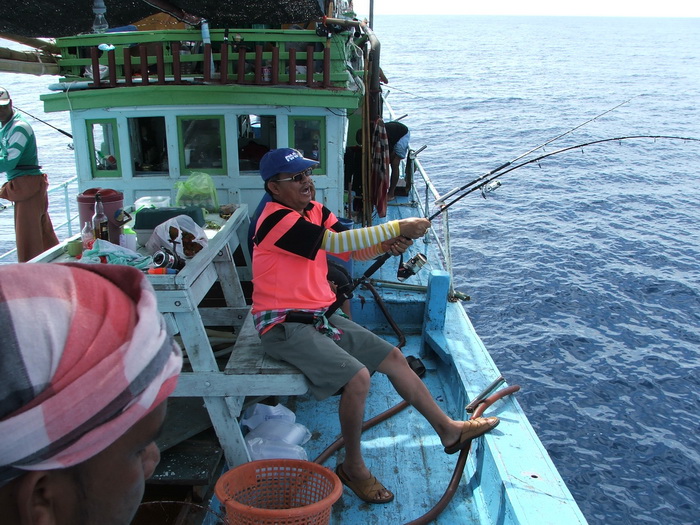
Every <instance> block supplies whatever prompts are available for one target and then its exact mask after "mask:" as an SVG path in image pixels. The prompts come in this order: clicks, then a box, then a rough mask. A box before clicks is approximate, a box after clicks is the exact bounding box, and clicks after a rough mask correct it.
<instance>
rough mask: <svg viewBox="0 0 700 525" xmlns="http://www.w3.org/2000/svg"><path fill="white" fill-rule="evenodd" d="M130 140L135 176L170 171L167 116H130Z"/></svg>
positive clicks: (160, 173)
mask: <svg viewBox="0 0 700 525" xmlns="http://www.w3.org/2000/svg"><path fill="white" fill-rule="evenodd" d="M129 140H130V142H131V161H132V164H133V169H134V176H135V177H139V176H147V175H163V173H167V172H168V145H167V141H166V135H165V117H139V118H130V119H129Z"/></svg>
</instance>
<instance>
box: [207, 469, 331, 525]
mask: <svg viewBox="0 0 700 525" xmlns="http://www.w3.org/2000/svg"><path fill="white" fill-rule="evenodd" d="M214 492H215V493H216V497H217V498H219V501H220V502H221V503H222V504H224V505H225V506H226V516H227V518H228V521H229V524H230V525H234V524H235V525H239V524H240V525H268V524H270V525H272V524H275V525H285V524H296V525H299V524H302V523H304V524H311V525H317V524H318V525H321V524H327V523H328V522H329V521H330V516H331V507H332V506H333V504H334V503H335V502H336V501H338V498H340V495H341V494H342V492H343V485H342V483H341V482H340V479H339V478H338V476H336V475H335V473H334V472H333V471H332V470H329V469H327V468H326V467H323V466H321V465H318V464H316V463H311V462H309V461H301V460H296V459H264V460H259V461H251V462H249V463H244V464H243V465H240V466H238V467H235V468H233V469H231V470H229V471H228V472H226V473H225V474H224V475H223V476H221V477H220V478H219V480H218V481H217V482H216V486H215V487H214Z"/></svg>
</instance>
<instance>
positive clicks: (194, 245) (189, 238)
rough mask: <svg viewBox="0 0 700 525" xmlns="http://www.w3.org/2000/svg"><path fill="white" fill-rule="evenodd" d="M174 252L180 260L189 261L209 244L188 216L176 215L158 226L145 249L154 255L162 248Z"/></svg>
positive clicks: (204, 235)
mask: <svg viewBox="0 0 700 525" xmlns="http://www.w3.org/2000/svg"><path fill="white" fill-rule="evenodd" d="M172 241H175V252H176V253H177V255H179V256H180V257H182V258H185V259H190V258H192V257H194V256H195V255H197V254H198V253H199V252H200V251H201V250H202V248H206V246H207V244H208V243H209V241H208V239H207V235H206V233H204V230H203V229H202V227H201V226H199V225H198V224H197V223H196V222H194V220H193V219H192V217H190V216H189V215H178V216H177V217H173V218H172V219H168V220H167V221H165V222H163V223H161V224H159V225H158V226H156V227H155V229H154V230H153V233H152V234H151V238H150V239H148V242H147V243H146V249H147V250H148V251H149V252H150V253H151V254H153V253H155V252H157V251H158V250H162V249H163V248H166V249H168V250H169V251H171V252H172V250H173V242H172Z"/></svg>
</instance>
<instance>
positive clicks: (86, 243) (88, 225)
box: [80, 221, 95, 250]
mask: <svg viewBox="0 0 700 525" xmlns="http://www.w3.org/2000/svg"><path fill="white" fill-rule="evenodd" d="M80 238H81V239H82V240H83V250H89V249H90V248H92V243H93V241H94V240H95V230H94V228H93V227H92V222H90V221H85V226H83V229H82V231H81V232H80Z"/></svg>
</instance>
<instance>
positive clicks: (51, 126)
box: [12, 104, 73, 139]
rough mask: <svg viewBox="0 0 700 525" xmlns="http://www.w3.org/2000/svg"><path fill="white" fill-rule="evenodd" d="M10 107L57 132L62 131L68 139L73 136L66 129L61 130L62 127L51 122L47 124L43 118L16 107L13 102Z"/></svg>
mask: <svg viewBox="0 0 700 525" xmlns="http://www.w3.org/2000/svg"><path fill="white" fill-rule="evenodd" d="M12 107H13V108H15V109H16V110H17V111H21V112H22V113H24V114H25V115H29V116H30V117H32V118H33V119H36V120H38V121H39V122H41V123H42V124H46V125H47V126H48V127H50V128H53V129H55V130H56V131H58V132H59V133H63V134H64V135H65V136H66V137H68V138H70V139H72V138H73V135H71V134H70V133H68V132H67V131H63V130H62V129H60V128H57V127H56V126H54V125H53V124H49V123H48V122H46V121H45V120H41V119H40V118H39V117H35V116H34V115H32V114H31V113H28V112H26V111H24V110H23V109H22V108H18V107H17V106H15V105H14V104H12Z"/></svg>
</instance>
